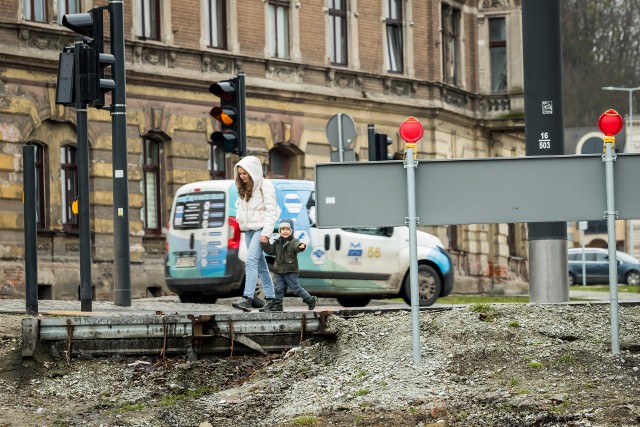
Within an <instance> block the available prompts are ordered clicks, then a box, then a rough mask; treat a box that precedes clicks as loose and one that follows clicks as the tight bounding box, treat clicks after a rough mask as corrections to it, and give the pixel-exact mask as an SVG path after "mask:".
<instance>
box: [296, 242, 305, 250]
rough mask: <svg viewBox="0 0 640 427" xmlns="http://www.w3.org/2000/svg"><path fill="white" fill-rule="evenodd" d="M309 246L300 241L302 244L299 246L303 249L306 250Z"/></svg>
mask: <svg viewBox="0 0 640 427" xmlns="http://www.w3.org/2000/svg"><path fill="white" fill-rule="evenodd" d="M306 248H307V245H305V244H304V243H300V245H299V246H298V249H300V250H301V251H304V250H305V249H306Z"/></svg>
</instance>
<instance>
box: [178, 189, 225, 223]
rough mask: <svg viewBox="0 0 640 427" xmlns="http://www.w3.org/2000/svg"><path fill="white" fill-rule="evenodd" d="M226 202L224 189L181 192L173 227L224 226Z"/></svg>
mask: <svg viewBox="0 0 640 427" xmlns="http://www.w3.org/2000/svg"><path fill="white" fill-rule="evenodd" d="M225 203H226V201H225V194H224V192H223V191H203V192H197V193H188V194H181V195H179V196H178V198H177V199H176V207H175V211H174V215H173V228H175V229H177V230H183V229H186V228H189V229H193V228H215V227H222V226H223V225H224V215H225Z"/></svg>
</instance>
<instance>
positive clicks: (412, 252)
mask: <svg viewBox="0 0 640 427" xmlns="http://www.w3.org/2000/svg"><path fill="white" fill-rule="evenodd" d="M404 167H405V169H407V196H408V199H409V206H408V207H409V210H408V214H409V216H408V217H407V224H408V225H409V281H410V282H409V283H410V285H411V319H412V322H411V323H412V343H413V345H412V347H413V363H415V365H416V367H417V366H420V296H419V295H418V238H417V236H418V232H417V224H418V218H417V216H416V168H417V167H418V162H417V161H416V160H415V158H414V155H413V148H411V147H408V148H407V150H406V156H405V160H404Z"/></svg>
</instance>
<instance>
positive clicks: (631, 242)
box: [626, 89, 635, 256]
mask: <svg viewBox="0 0 640 427" xmlns="http://www.w3.org/2000/svg"><path fill="white" fill-rule="evenodd" d="M633 91H634V89H631V90H630V91H629V140H628V141H627V147H628V148H627V150H626V151H627V153H632V152H633V103H632V102H631V101H632V98H633ZM633 221H634V220H633V219H631V220H629V252H630V254H631V256H635V254H634V252H635V248H634V235H633Z"/></svg>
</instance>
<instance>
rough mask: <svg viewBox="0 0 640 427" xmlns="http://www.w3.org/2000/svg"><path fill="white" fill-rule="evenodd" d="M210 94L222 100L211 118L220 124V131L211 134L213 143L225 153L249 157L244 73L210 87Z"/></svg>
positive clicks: (212, 111) (212, 112)
mask: <svg viewBox="0 0 640 427" xmlns="http://www.w3.org/2000/svg"><path fill="white" fill-rule="evenodd" d="M209 92H211V93H212V94H214V95H215V96H217V97H218V98H220V106H219V107H213V108H212V109H211V112H210V113H209V114H211V117H213V118H214V119H216V120H217V121H218V122H220V130H219V131H216V132H213V133H212V134H211V143H212V144H213V145H215V146H216V147H220V148H222V151H224V152H225V153H236V154H238V155H239V156H240V157H244V156H246V155H247V144H246V127H245V126H246V122H245V92H244V73H238V76H237V77H234V78H232V79H230V80H223V81H220V82H218V83H213V84H211V85H210V86H209Z"/></svg>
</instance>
